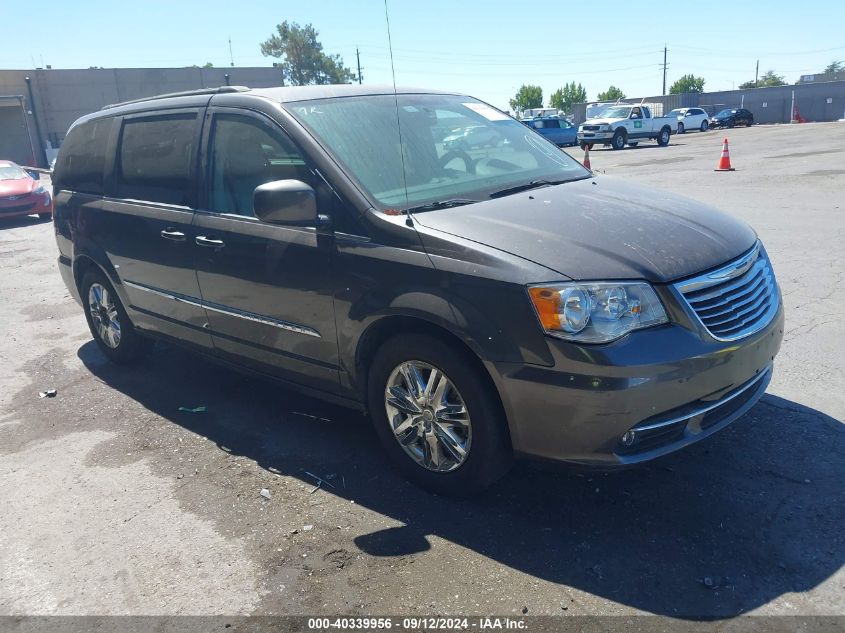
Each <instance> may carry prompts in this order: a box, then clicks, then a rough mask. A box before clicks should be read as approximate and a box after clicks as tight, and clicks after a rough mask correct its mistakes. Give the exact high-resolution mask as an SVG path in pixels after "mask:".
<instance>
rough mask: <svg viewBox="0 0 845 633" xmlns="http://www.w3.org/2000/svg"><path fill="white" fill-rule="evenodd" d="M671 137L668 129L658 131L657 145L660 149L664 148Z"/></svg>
mask: <svg viewBox="0 0 845 633" xmlns="http://www.w3.org/2000/svg"><path fill="white" fill-rule="evenodd" d="M671 136H672V133H671V132H670V131H669V128H668V127H664V128H663V129H662V130H660V134H658V135H657V144H658V145H660V147H666V146H667V145H668V144H669V139H670V138H671Z"/></svg>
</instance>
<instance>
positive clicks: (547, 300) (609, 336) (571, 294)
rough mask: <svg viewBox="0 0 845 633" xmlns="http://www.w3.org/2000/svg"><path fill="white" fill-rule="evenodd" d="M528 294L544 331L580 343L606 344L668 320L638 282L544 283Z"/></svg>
mask: <svg viewBox="0 0 845 633" xmlns="http://www.w3.org/2000/svg"><path fill="white" fill-rule="evenodd" d="M528 294H529V296H530V297H531V302H532V303H533V304H534V309H535V310H536V312H537V317H538V318H539V319H540V324H541V325H542V326H543V329H544V330H545V332H546V334H549V335H551V336H556V337H558V338H563V339H567V340H570V341H578V342H580V343H607V342H609V341H613V340H616V339H618V338H620V337H622V336H625V334H627V333H628V332H631V331H633V330H639V329H641V328H644V327H650V326H652V325H659V324H661V323H666V322H667V321H668V320H669V319H668V318H667V317H666V310H664V309H663V304H661V303H660V299H658V298H657V294H656V293H655V292H654V289H653V288H652V287H651V286H650V285H649V284H647V283H645V282H641V281H637V282H584V283H563V284H553V285H550V284H543V285H540V286H530V287H529V288H528Z"/></svg>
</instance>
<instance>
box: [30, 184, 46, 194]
mask: <svg viewBox="0 0 845 633" xmlns="http://www.w3.org/2000/svg"><path fill="white" fill-rule="evenodd" d="M32 193H37V194H42V193H47V190H46V189H45V188H44V185H38V186H37V187H36V188H35V189H33V190H32Z"/></svg>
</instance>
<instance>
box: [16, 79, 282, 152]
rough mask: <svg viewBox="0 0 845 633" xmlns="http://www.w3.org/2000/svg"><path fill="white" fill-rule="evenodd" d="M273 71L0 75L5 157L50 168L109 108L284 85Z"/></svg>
mask: <svg viewBox="0 0 845 633" xmlns="http://www.w3.org/2000/svg"><path fill="white" fill-rule="evenodd" d="M281 81H282V78H281V72H280V71H279V70H278V69H277V68H273V67H252V68H196V67H192V68H90V69H86V70H53V69H50V68H46V69H42V68H37V69H35V70H0V158H2V159H9V160H13V161H15V162H16V163H19V164H21V165H32V166H36V167H46V166H47V165H48V164H49V162H50V160H51V159H52V158H53V156H55V153H56V151H57V149H58V147H59V145H61V142H62V140H63V139H64V137H65V134H66V133H67V130H68V128H69V127H70V125H71V123H73V122H74V121H75V120H76V119H78V118H79V117H81V116H83V115H85V114H89V113H90V112H95V111H96V110H99V109H100V108H102V107H103V106H105V105H108V104H110V103H118V102H120V101H129V100H131V99H141V98H144V97H150V96H153V95H157V94H164V93H168V92H179V91H181V90H194V89H197V88H209V87H216V86H224V85H227V84H230V85H233V86H250V87H253V88H268V87H271V86H278V85H281Z"/></svg>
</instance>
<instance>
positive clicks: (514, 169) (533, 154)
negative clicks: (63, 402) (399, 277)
mask: <svg viewBox="0 0 845 633" xmlns="http://www.w3.org/2000/svg"><path fill="white" fill-rule="evenodd" d="M397 99H398V104H399V116H398V118H399V122H400V124H401V133H402V142H401V146H402V151H401V152H400V143H399V133H398V130H397V125H396V122H397V111H396V103H397ZM287 107H288V108H289V109H290V111H291V112H292V113H293V115H294V116H295V117H296V118H297V119H298V120H299V121H300V122H301V123H302V124H303V125H305V126H306V127H307V128H309V129H310V130H311V131H312V132H313V133H314V135H315V136H316V137H317V138H318V139H319V140H320V141H321V142H322V143H323V145H324V146H325V147H326V148H327V149H328V150H329V151H330V152H331V153H332V154H334V156H335V157H336V158H337V159H338V160H339V161H340V162H341V163H342V164H343V165H344V166H345V167H346V169H347V171H348V172H349V174H350V175H351V176H353V177H354V178H355V179H356V180H357V181H358V182H359V183H360V185H361V186H362V187H363V188H364V189H366V190H367V191H368V192H369V193H370V194H371V195H372V197H373V198H375V200H377V201H378V203H379V204H381V205H382V206H383V207H384V208H391V207H392V208H400V209H401V208H410V207H417V206H421V205H425V204H429V203H432V202H440V201H444V200H450V199H457V198H460V199H465V200H473V201H474V200H486V199H488V198H489V197H490V194H492V193H496V192H499V191H501V190H502V189H507V188H510V187H514V186H518V185H524V184H527V183H530V182H532V181H539V180H543V181H549V182H563V181H569V180H576V179H579V178H586V177H588V176H589V175H590V173H589V172H588V171H587V170H586V169H584V168H583V167H582V166H581V165H580V163H578V162H576V161H575V160H574V159H572V158H570V157H569V156H568V155H567V154H566V153H564V152H562V151H561V150H559V149H558V148H557V147H555V146H554V145H553V144H551V143H549V142H548V141H546V140H545V139H544V138H543V137H541V136H540V135H539V134H537V133H536V132H534V131H533V130H531V129H529V128H528V127H527V126H525V125H523V124H522V123H520V122H519V121H516V120H514V119H512V118H510V117H509V116H507V115H505V114H502V113H501V112H499V111H498V110H496V109H494V108H492V107H490V106H488V105H486V104H484V103H481V102H480V101H477V100H475V99H472V98H471V97H465V96H456V95H430V94H413V95H402V94H400V95H398V97H394V95H376V96H363V97H344V98H335V99H319V100H315V101H304V102H296V103H292V104H288V106H287ZM403 165H404V172H403ZM406 190H407V191H406Z"/></svg>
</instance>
